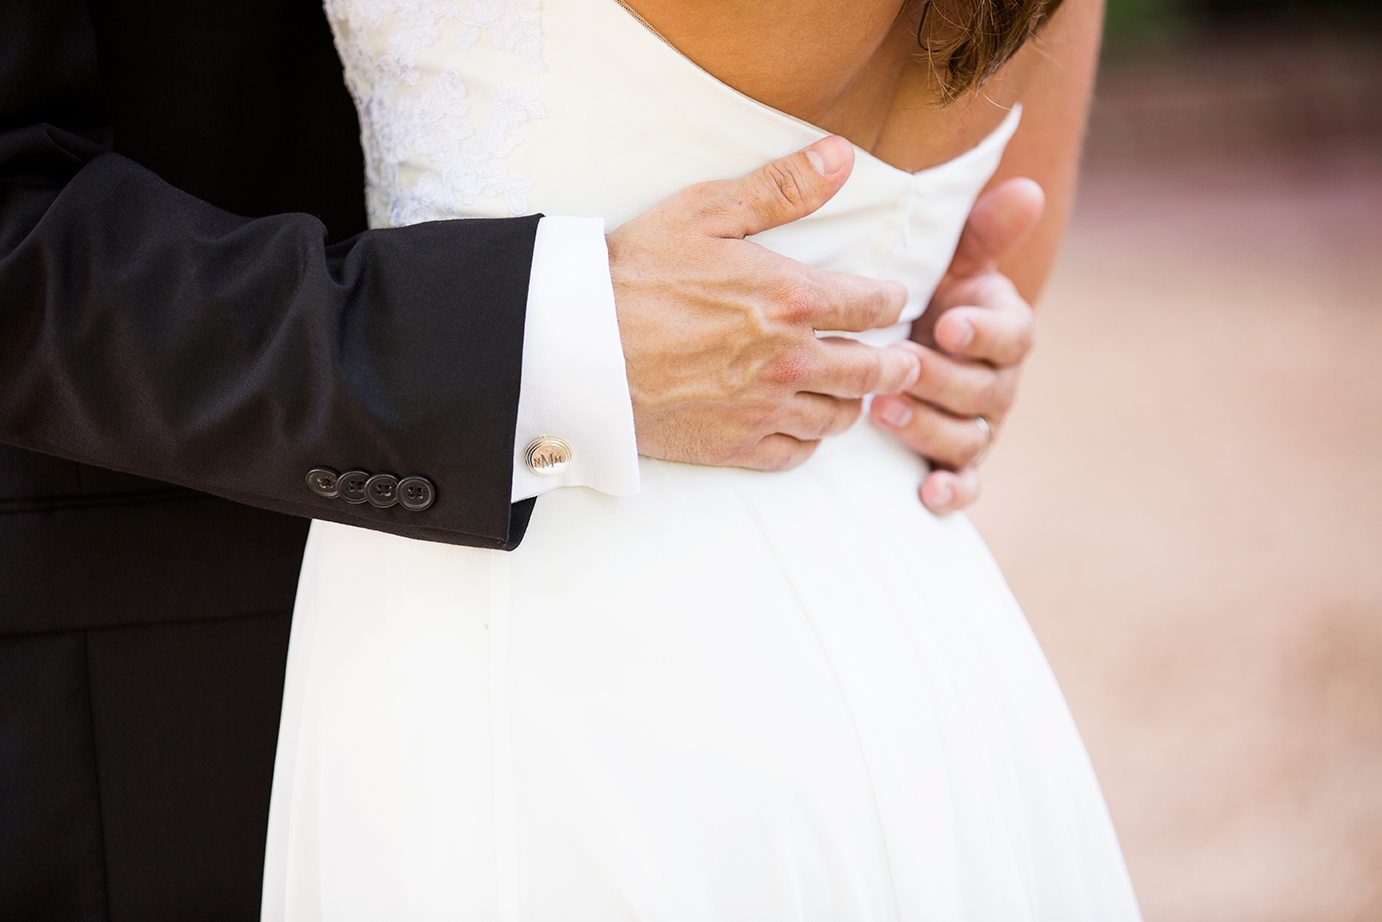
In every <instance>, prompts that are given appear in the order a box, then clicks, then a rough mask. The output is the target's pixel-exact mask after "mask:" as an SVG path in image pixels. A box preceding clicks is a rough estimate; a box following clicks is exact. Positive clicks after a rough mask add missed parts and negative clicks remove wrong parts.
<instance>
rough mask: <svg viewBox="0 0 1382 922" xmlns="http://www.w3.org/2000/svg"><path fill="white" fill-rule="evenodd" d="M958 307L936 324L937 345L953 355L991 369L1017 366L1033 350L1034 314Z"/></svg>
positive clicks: (1025, 309) (1024, 310)
mask: <svg viewBox="0 0 1382 922" xmlns="http://www.w3.org/2000/svg"><path fill="white" fill-rule="evenodd" d="M1017 308H1020V309H1014V310H994V309H993V308H989V307H955V308H951V309H950V310H948V311H946V312H945V313H944V314H941V316H940V318H939V319H938V320H937V321H936V330H935V337H936V343H937V345H939V346H940V347H941V348H942V349H944V350H945V351H947V352H949V353H951V354H952V355H959V356H964V357H965V358H968V359H973V360H975V361H979V362H988V363H989V364H991V365H1016V364H1018V363H1019V362H1021V361H1022V360H1023V359H1024V358H1026V357H1027V353H1028V352H1029V351H1030V350H1031V348H1032V310H1031V308H1029V307H1027V304H1026V302H1025V301H1021V300H1020V299H1019V303H1018V305H1017Z"/></svg>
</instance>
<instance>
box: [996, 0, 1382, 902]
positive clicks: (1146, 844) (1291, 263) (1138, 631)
mask: <svg viewBox="0 0 1382 922" xmlns="http://www.w3.org/2000/svg"><path fill="white" fill-rule="evenodd" d="M1037 315H1038V320H1037V334H1038V335H1037V339H1038V347H1037V350H1036V352H1035V353H1034V355H1033V358H1032V360H1031V362H1030V369H1029V371H1028V373H1027V375H1026V378H1025V380H1024V383H1023V391H1022V395H1021V398H1020V400H1019V402H1018V406H1017V408H1016V410H1015V412H1014V415H1013V416H1012V417H1011V419H1010V420H1009V422H1008V424H1007V426H1006V428H1005V430H1004V432H1003V433H1002V437H1001V441H1000V443H999V444H998V445H997V446H996V447H995V449H994V452H993V454H992V456H991V458H990V460H989V462H988V463H987V464H986V465H985V481H986V484H985V486H986V494H985V497H984V498H983V499H982V500H981V501H980V503H979V504H978V507H977V508H976V509H975V511H974V513H973V516H972V517H973V519H974V521H975V522H976V524H978V526H979V527H980V529H981V530H982V531H983V533H984V535H985V537H986V538H987V539H988V540H989V543H990V546H991V547H992V548H993V551H994V554H995V555H996V556H997V557H998V560H999V562H1000V563H1001V564H1002V566H1003V570H1004V572H1005V573H1006V574H1007V576H1008V578H1009V581H1010V583H1011V584H1012V587H1013V590H1014V592H1015V593H1016V594H1017V597H1018V599H1019V600H1020V601H1021V602H1022V603H1023V606H1024V608H1025V609H1026V611H1027V613H1028V616H1029V618H1030V619H1031V622H1032V625H1033V627H1034V628H1035V630H1036V632H1037V634H1038V636H1039V637H1040V638H1041V641H1042V644H1043V646H1044V647H1045V649H1046V651H1047V654H1048V656H1049V657H1050V659H1051V663H1052V666H1053V667H1054V669H1055V671H1056V675H1057V677H1058V678H1059V679H1060V682H1061V684H1062V686H1063V688H1064V689H1065V691H1066V694H1067V696H1068V698H1069V701H1070V706H1071V708H1072V710H1073V711H1074V713H1075V718H1076V720H1077V721H1078V722H1079V724H1080V727H1081V729H1082V731H1083V732H1084V735H1085V740H1086V743H1087V744H1088V746H1089V750H1090V754H1091V757H1092V758H1093V760H1094V763H1095V767H1096V769H1097V770H1098V772H1099V776H1100V778H1101V779H1102V781H1103V784H1104V790H1105V793H1106V794H1107V797H1108V802H1109V808H1110V810H1111V811H1112V813H1113V819H1114V822H1115V824H1116V825H1117V827H1118V830H1119V834H1120V836H1121V838H1122V842H1123V847H1124V850H1125V853H1126V856H1127V860H1128V865H1129V868H1130V870H1131V873H1132V878H1133V883H1134V885H1135V886H1136V888H1137V891H1138V894H1139V896H1140V898H1141V901H1142V907H1143V912H1144V913H1145V916H1146V919H1147V922H1201V920H1203V922H1210V920H1213V922H1239V920H1243V922H1246V920H1252V922H1305V920H1310V922H1344V920H1350V922H1355V920H1356V922H1363V920H1382V0H1333V2H1329V0H1321V2H1303V0H1110V5H1109V15H1108V31H1107V40H1106V45H1105V53H1104V60H1103V65H1102V74H1101V79H1100V85H1099V89H1098V92H1097V97H1096V102H1095V106H1094V112H1093V117H1092V122H1091V125H1090V132H1089V140H1088V145H1087V153H1086V164H1085V171H1084V178H1083V180H1082V184H1081V190H1080V194H1079V198H1078V201H1077V205H1076V210H1075V217H1074V221H1073V225H1072V227H1071V231H1070V236H1069V239H1068V242H1067V245H1066V249H1065V253H1064V255H1063V257H1062V260H1061V263H1060V266H1059V268H1058V270H1057V273H1056V276H1055V278H1054V280H1053V282H1052V284H1051V286H1050V288H1049V289H1048V290H1047V293H1046V294H1045V296H1044V297H1043V300H1042V302H1041V304H1040V305H1039V306H1038V311H1037Z"/></svg>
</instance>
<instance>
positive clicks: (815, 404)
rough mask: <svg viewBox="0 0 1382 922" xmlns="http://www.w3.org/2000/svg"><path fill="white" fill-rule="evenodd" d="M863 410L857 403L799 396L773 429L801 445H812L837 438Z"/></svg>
mask: <svg viewBox="0 0 1382 922" xmlns="http://www.w3.org/2000/svg"><path fill="white" fill-rule="evenodd" d="M863 408H864V402H863V400H860V399H857V398H856V399H851V400H844V399H840V398H838V397H827V396H826V395H825V394H811V393H801V394H797V395H795V396H794V397H793V398H792V399H791V401H790V402H789V403H788V404H787V409H786V412H785V413H784V414H783V415H782V418H781V419H780V420H778V422H777V425H776V427H775V428H776V429H777V431H778V432H779V433H781V434H782V435H790V436H792V437H793V438H796V439H800V440H802V441H803V442H815V441H819V440H820V439H823V438H828V437H829V436H832V435H839V434H840V433H841V432H844V431H845V430H846V429H848V428H849V427H850V426H852V425H854V421H855V420H856V419H858V418H859V413H860V412H861V411H862V410H863Z"/></svg>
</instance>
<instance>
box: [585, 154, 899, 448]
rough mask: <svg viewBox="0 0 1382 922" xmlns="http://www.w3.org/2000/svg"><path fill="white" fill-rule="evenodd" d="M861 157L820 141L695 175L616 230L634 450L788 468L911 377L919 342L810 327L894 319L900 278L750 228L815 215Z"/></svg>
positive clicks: (618, 300) (881, 323)
mask: <svg viewBox="0 0 1382 922" xmlns="http://www.w3.org/2000/svg"><path fill="white" fill-rule="evenodd" d="M853 165H854V149H853V147H852V146H851V145H850V144H849V142H847V141H845V140H843V139H842V138H836V137H830V138H825V139H823V140H821V141H817V142H816V143H815V144H813V145H811V146H810V147H809V148H807V149H806V150H804V151H799V152H797V153H796V154H793V155H792V156H790V157H785V158H783V159H782V160H778V161H775V162H773V163H770V164H769V165H768V166H766V167H764V168H763V169H761V170H759V171H758V172H756V173H754V174H752V175H751V176H747V177H745V178H743V179H736V180H725V181H721V182H711V183H702V184H700V185H696V186H692V187H691V188H689V189H687V190H685V191H683V192H681V193H679V194H678V195H676V196H674V197H672V198H671V199H669V200H667V201H666V202H664V203H663V204H661V205H659V206H657V207H656V208H654V209H652V210H651V211H648V212H645V213H644V214H642V215H640V216H639V217H637V218H634V219H633V220H631V221H628V222H626V223H625V224H622V225H620V226H619V227H618V228H617V229H616V230H615V231H614V232H613V233H612V234H610V235H609V238H608V243H609V261H610V274H611V276H612V278H613V281H614V300H615V306H616V311H617V314H618V318H619V335H620V338H621V340H622V341H623V346H624V358H625V362H626V365H627V369H628V378H629V391H630V394H631V395H632V398H633V413H634V428H635V432H636V434H637V438H638V450H639V453H640V454H644V455H649V456H651V457H654V458H665V459H669V460H675V461H690V462H693V463H698V464H715V465H723V466H738V467H751V468H758V469H761V470H781V469H784V468H789V467H793V466H795V465H797V464H800V463H801V462H802V461H805V460H806V459H807V458H808V457H809V456H810V455H811V453H812V452H813V451H815V449H816V446H817V445H818V444H819V443H820V440H821V439H822V438H824V437H826V436H828V435H834V434H836V433H839V432H843V431H844V430H845V429H847V428H849V426H850V424H851V423H853V422H854V420H855V419H856V418H857V417H858V415H859V412H860V407H861V400H860V398H862V397H863V396H864V395H865V394H873V393H894V392H898V391H901V390H903V389H904V388H907V387H910V386H912V385H913V384H914V383H915V382H916V381H917V378H918V375H919V374H920V373H921V366H920V363H921V357H920V353H918V352H915V351H913V350H911V349H909V348H906V347H903V346H897V347H893V348H889V349H875V348H872V347H870V346H866V345H864V344H862V343H858V342H855V341H853V340H849V339H845V338H843V337H831V338H824V339H821V338H817V336H816V332H815V331H816V330H848V331H861V330H868V329H873V328H874V327H885V326H889V325H890V324H893V323H895V322H896V321H897V318H898V316H899V314H900V313H901V312H902V308H903V305H904V304H905V302H906V297H907V293H906V290H905V289H904V288H903V286H902V285H900V284H899V283H897V282H880V281H875V280H873V279H866V278H862V277H859V276H854V275H846V274H843V273H837V272H826V271H823V270H820V269H815V268H812V267H810V266H806V265H804V264H802V263H799V262H797V261H795V260H792V259H788V258H787V257H785V256H781V255H778V254H776V253H773V252H771V251H770V250H767V249H765V248H763V247H761V246H758V245H757V244H755V243H751V242H749V241H746V240H744V237H746V236H749V235H751V234H756V233H760V232H761V231H765V230H767V229H769V228H771V227H777V226H779V225H782V224H787V223H790V222H792V221H795V220H797V219H798V218H803V217H805V216H806V215H809V214H811V213H812V212H813V211H815V210H816V209H817V208H819V207H821V205H823V204H825V203H826V202H827V201H828V200H829V199H830V197H831V196H833V195H834V194H835V193H836V192H838V191H839V189H840V188H841V187H842V186H843V185H844V182H845V180H846V179H847V178H848V177H849V173H850V170H851V169H852V168H853Z"/></svg>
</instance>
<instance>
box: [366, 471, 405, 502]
mask: <svg viewBox="0 0 1382 922" xmlns="http://www.w3.org/2000/svg"><path fill="white" fill-rule="evenodd" d="M365 496H366V498H368V499H369V502H370V505H371V506H377V507H378V508H380V509H387V508H389V507H390V506H392V505H394V504H395V503H397V502H398V478H397V477H395V476H394V475H393V474H375V475H374V476H373V477H371V478H370V479H369V480H367V481H366V482H365Z"/></svg>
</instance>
